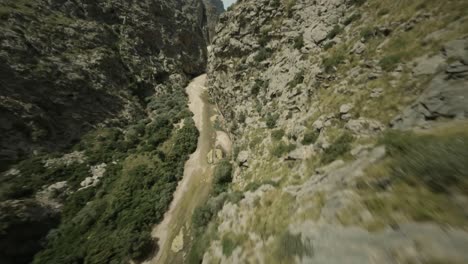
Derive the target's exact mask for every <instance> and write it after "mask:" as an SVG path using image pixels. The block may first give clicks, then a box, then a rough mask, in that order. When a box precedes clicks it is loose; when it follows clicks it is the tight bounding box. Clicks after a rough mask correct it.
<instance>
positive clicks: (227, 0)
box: [223, 0, 237, 8]
mask: <svg viewBox="0 0 468 264" xmlns="http://www.w3.org/2000/svg"><path fill="white" fill-rule="evenodd" d="M236 1H237V0H223V3H224V8H228V7H229V6H230V5H232V4H234V3H235V2H236Z"/></svg>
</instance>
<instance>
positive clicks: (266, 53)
mask: <svg viewBox="0 0 468 264" xmlns="http://www.w3.org/2000/svg"><path fill="white" fill-rule="evenodd" d="M270 57H271V50H269V49H266V48H261V49H260V50H259V51H258V52H257V54H256V55H255V57H254V59H255V61H256V62H262V61H264V60H266V59H268V58H270Z"/></svg>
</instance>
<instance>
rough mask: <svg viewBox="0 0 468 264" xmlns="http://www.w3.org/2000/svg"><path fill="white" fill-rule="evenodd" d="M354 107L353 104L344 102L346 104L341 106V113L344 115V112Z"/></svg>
mask: <svg viewBox="0 0 468 264" xmlns="http://www.w3.org/2000/svg"><path fill="white" fill-rule="evenodd" d="M353 107H354V105H353V104H344V105H342V106H340V114H341V115H344V114H347V113H349V111H351V109H353Z"/></svg>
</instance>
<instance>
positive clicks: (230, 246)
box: [221, 235, 237, 257]
mask: <svg viewBox="0 0 468 264" xmlns="http://www.w3.org/2000/svg"><path fill="white" fill-rule="evenodd" d="M221 245H222V247H223V255H225V256H227V257H230V256H231V254H232V252H233V251H234V249H235V248H236V246H237V245H236V243H235V241H234V240H232V239H231V238H230V237H229V236H228V235H224V236H223V239H222V240H221Z"/></svg>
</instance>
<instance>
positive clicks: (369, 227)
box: [203, 0, 468, 263]
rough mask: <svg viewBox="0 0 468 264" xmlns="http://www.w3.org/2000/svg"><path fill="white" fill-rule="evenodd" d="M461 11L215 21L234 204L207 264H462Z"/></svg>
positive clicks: (377, 8) (286, 5) (349, 1)
mask: <svg viewBox="0 0 468 264" xmlns="http://www.w3.org/2000/svg"><path fill="white" fill-rule="evenodd" d="M467 7H468V6H467V3H466V1H451V2H446V3H437V2H436V1H397V2H395V1H365V0H364V1H356V0H333V1H331V0H318V1H306V0H285V1H280V0H278V1H275V0H261V1H253V0H252V1H249V0H246V1H240V2H239V3H237V4H236V5H234V6H233V8H232V9H231V10H230V11H228V12H226V13H224V14H223V15H221V17H220V25H219V27H218V28H217V35H216V37H215V38H214V40H213V44H212V52H211V53H210V54H209V63H208V65H209V68H208V69H209V70H208V78H209V91H210V94H211V95H212V97H213V100H214V101H215V102H216V104H217V105H218V106H219V108H220V109H221V112H222V113H223V116H224V119H225V120H224V124H225V129H227V130H229V131H230V132H231V134H232V136H233V138H234V141H235V151H234V153H233V155H234V159H235V163H236V164H237V166H236V169H235V172H234V182H233V184H232V186H231V192H232V193H237V194H239V193H241V194H242V196H243V198H242V199H240V201H235V202H226V203H225V204H224V207H223V208H222V209H220V210H219V209H213V208H212V209H211V210H215V214H214V215H215V217H214V218H213V220H212V224H211V225H210V226H209V229H208V230H211V233H210V235H207V237H205V239H206V240H211V242H210V243H209V245H210V246H209V247H208V248H207V249H206V251H205V254H204V257H203V263H215V262H216V261H221V263H247V262H253V263H293V262H296V263H426V262H427V263H429V262H431V261H434V262H437V261H441V262H453V263H458V262H460V263H462V262H466V261H468V255H467V254H466V252H464V251H463V250H462V245H463V243H467V242H468V233H467V232H466V226H467V223H468V222H467V218H466V209H463V208H466V206H467V194H466V191H464V190H463V189H464V188H465V187H466V181H465V180H463V178H465V177H466V176H467V174H466V173H465V172H461V170H464V169H463V168H465V165H463V163H464V162H462V161H461V160H466V158H467V155H468V153H466V151H463V150H461V148H459V147H457V145H458V144H460V146H462V145H463V146H466V144H467V142H468V135H467V134H466V132H462V131H463V130H465V129H466V127H467V126H466V121H464V120H466V118H468V108H467V106H468V101H467V100H468V89H467V88H468V37H467V34H468V31H467V28H468V17H467V14H466V13H464V12H463V11H461V10H462V9H465V8H467ZM396 129H398V130H396ZM401 130H406V131H410V132H401ZM449 142H450V143H449ZM441 153H444V154H441ZM461 157H463V158H461ZM447 164H452V165H453V166H454V167H452V168H456V169H453V170H452V169H450V170H446V169H447V168H446V166H448V165H447ZM452 165H450V166H452ZM465 179H466V178H465ZM417 201H420V202H417ZM444 226H450V227H451V228H452V229H450V230H451V231H448V232H446V231H444V228H443V227H444ZM205 243H206V242H205ZM449 245H453V247H452V246H449Z"/></svg>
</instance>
